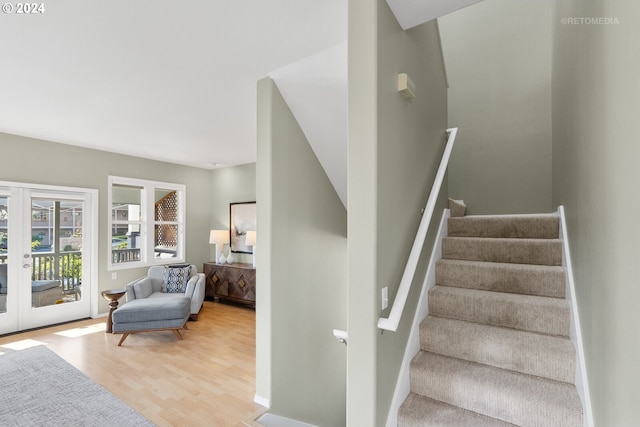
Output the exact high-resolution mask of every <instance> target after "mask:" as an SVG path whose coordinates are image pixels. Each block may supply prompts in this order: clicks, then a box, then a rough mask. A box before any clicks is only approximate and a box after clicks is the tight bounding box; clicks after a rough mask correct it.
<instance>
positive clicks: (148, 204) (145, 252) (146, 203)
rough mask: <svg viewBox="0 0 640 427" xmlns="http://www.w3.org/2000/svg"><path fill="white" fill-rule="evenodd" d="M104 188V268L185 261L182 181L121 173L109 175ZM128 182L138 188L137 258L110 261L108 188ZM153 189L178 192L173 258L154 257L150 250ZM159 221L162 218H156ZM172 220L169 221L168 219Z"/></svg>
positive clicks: (110, 199)
mask: <svg viewBox="0 0 640 427" xmlns="http://www.w3.org/2000/svg"><path fill="white" fill-rule="evenodd" d="M108 181H109V187H108V209H109V211H108V217H107V218H108V220H107V223H108V225H107V226H108V228H107V248H108V249H107V254H108V257H109V260H108V270H109V271H111V270H125V269H130V268H139V267H148V266H152V265H163V264H168V263H178V262H185V259H186V257H185V244H186V239H185V233H186V221H185V220H186V215H185V210H186V206H187V187H186V185H183V184H175V183H171V182H161V181H151V180H145V179H136V178H127V177H121V176H111V175H110V176H109V178H108ZM114 184H115V185H128V186H133V187H142V189H143V190H142V195H141V196H142V197H141V201H140V217H141V218H140V239H141V242H142V244H141V248H140V260H139V261H132V262H122V263H114V262H113V256H112V253H111V250H112V244H111V238H112V236H111V233H112V230H113V219H112V216H111V209H112V207H113V203H112V190H113V185H114ZM156 189H162V190H174V191H177V192H178V206H179V207H178V221H177V222H178V248H177V249H178V252H177V253H176V256H175V257H173V258H156V257H155V252H154V246H155V245H154V243H155V242H154V238H155V229H154V227H155V224H156V221H155V217H154V214H155V207H154V199H155V198H154V197H153V195H154V194H155V190H156ZM157 223H159V224H162V223H163V221H157ZM172 223H173V222H172Z"/></svg>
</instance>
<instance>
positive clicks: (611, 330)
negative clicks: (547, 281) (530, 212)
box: [553, 0, 640, 427]
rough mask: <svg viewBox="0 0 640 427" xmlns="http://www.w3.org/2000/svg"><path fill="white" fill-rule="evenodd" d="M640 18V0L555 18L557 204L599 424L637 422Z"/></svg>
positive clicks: (589, 2)
mask: <svg viewBox="0 0 640 427" xmlns="http://www.w3.org/2000/svg"><path fill="white" fill-rule="evenodd" d="M575 18H608V19H610V21H609V23H607V21H603V23H602V24H599V23H596V24H586V23H583V24H580V23H573V24H571V23H569V19H575ZM639 18H640V3H638V2H635V1H616V0H608V1H606V2H605V1H603V0H581V1H565V0H558V1H557V2H556V10H555V15H554V19H553V22H554V34H555V35H554V54H553V202H554V204H562V205H564V206H565V210H566V215H567V223H568V232H569V243H570V247H571V254H572V259H573V267H574V277H575V282H576V296H577V302H578V308H579V312H580V320H581V323H582V336H583V340H584V346H585V356H586V364H587V375H588V378H589V384H590V390H591V400H592V404H593V412H594V418H595V425H596V426H597V427H609V426H636V425H638V424H639V422H640V421H639V420H640V406H639V405H638V402H640V387H638V380H639V379H640V364H639V363H640V362H639V361H640V321H638V301H640V282H639V279H638V277H639V275H638V267H637V266H638V260H639V258H640V250H639V249H638V247H639V246H638V242H639V241H640V222H639V221H638V219H637V216H638V212H640V198H639V197H638V188H640V167H638V162H639V160H640V121H639V120H638V117H639V114H640V54H639V53H640V25H638V19H639ZM614 19H617V23H616V22H615V21H613V20H614ZM574 22H576V21H574Z"/></svg>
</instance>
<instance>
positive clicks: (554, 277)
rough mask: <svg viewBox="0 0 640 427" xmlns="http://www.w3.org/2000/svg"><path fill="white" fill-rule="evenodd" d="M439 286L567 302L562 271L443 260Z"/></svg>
mask: <svg viewBox="0 0 640 427" xmlns="http://www.w3.org/2000/svg"><path fill="white" fill-rule="evenodd" d="M436 283H437V284H438V285H442V286H455V287H458V288H471V289H483V290H486V291H497V292H512V293H518V294H525V295H539V296H547V297H554V298H565V289H566V285H565V272H564V269H563V268H562V267H559V266H548V265H531V264H510V263H498V262H483V261H465V260H451V259H441V260H438V261H437V262H436Z"/></svg>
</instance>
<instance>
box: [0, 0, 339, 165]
mask: <svg viewBox="0 0 640 427" xmlns="http://www.w3.org/2000/svg"><path fill="white" fill-rule="evenodd" d="M346 36H347V1H346V0H269V1H264V0H245V1H224V2H223V1H220V0H194V1H190V2H168V1H157V0H155V1H151V0H137V1H125V0H110V1H104V0H101V1H99V0H57V1H55V2H45V12H44V13H43V14H40V15H18V14H15V13H12V14H5V13H2V14H0V81H2V82H3V83H2V89H1V90H0V132H6V133H11V134H17V135H24V136H30V137H35V138H41V139H45V140H49V141H54V142H61V143H66V144H72V145H80V146H85V147H91V148H97V149H101V150H107V151H112V152H117V153H123V154H129V155H134V156H141V157H146V158H152V159H157V160H164V161H170V162H174V163H178V164H185V165H190V166H196V167H202V168H213V167H214V166H216V165H237V164H244V163H250V162H254V161H255V158H256V150H255V144H256V120H255V116H256V82H257V81H258V80H259V79H261V78H263V77H265V76H266V75H268V73H269V72H271V71H272V70H275V69H279V68H281V67H283V66H285V65H286V64H290V63H292V62H295V61H298V60H300V59H301V58H304V57H306V56H309V55H312V54H315V53H317V52H320V51H323V50H326V49H327V48H329V47H332V46H335V45H337V44H340V43H343V42H344V41H345V40H346ZM345 81H346V74H345Z"/></svg>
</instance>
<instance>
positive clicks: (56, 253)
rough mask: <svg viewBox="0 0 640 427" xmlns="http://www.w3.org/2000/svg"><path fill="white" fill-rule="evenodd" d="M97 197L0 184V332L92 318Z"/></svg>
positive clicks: (90, 192)
mask: <svg viewBox="0 0 640 427" xmlns="http://www.w3.org/2000/svg"><path fill="white" fill-rule="evenodd" d="M2 184H7V185H2ZM96 197H97V192H96V191H95V190H83V189H69V188H63V187H49V186H30V185H29V186H28V185H20V184H11V183H0V334H4V333H9V332H15V331H21V330H25V329H30V328H36V327H40V326H46V325H50V324H54V323H60V322H66V321H69V320H75V319H81V318H85V317H89V316H90V315H91V310H92V303H91V301H92V299H93V298H92V295H91V294H92V288H95V286H92V285H93V284H92V283H91V282H92V280H91V279H92V274H91V269H92V262H90V260H91V259H92V258H94V257H92V256H91V255H92V253H93V251H94V249H92V248H94V246H95V245H94V242H92V234H94V233H93V231H94V227H95V221H96V219H95V218H94V215H95V212H94V211H95V204H96V203H97V201H96V200H95V199H96Z"/></svg>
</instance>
